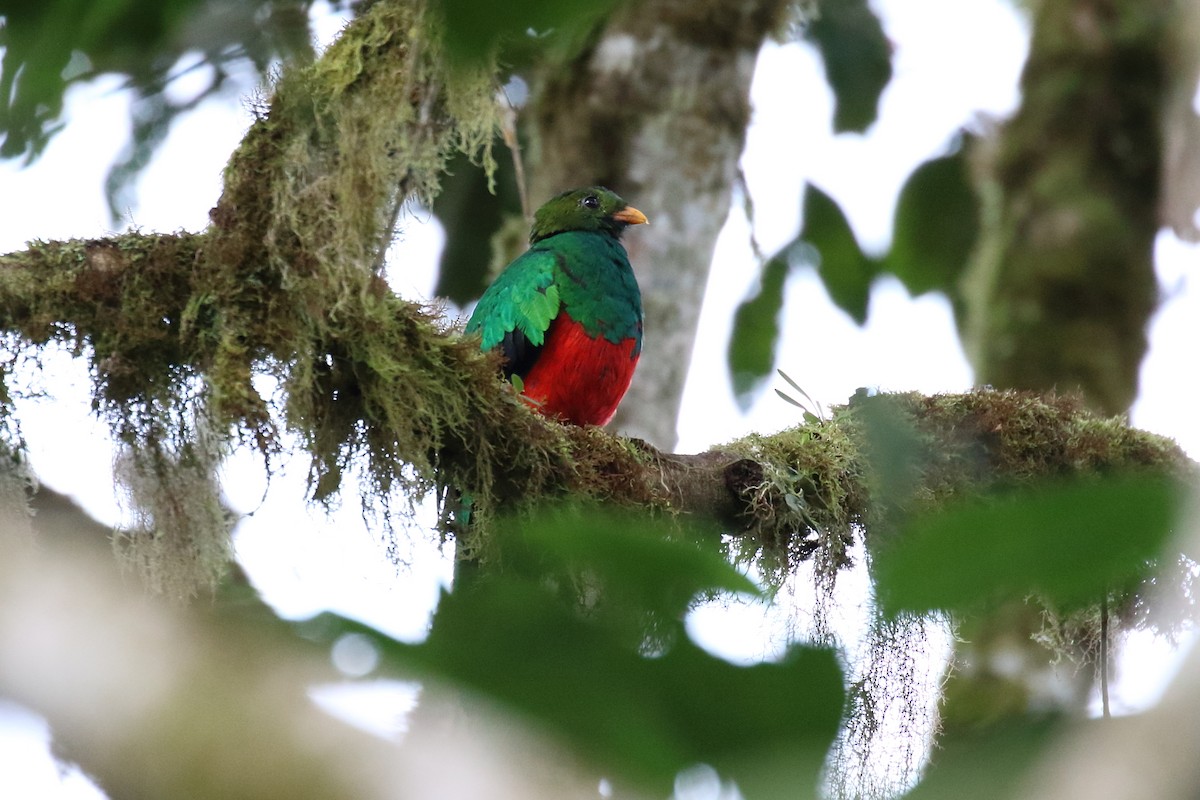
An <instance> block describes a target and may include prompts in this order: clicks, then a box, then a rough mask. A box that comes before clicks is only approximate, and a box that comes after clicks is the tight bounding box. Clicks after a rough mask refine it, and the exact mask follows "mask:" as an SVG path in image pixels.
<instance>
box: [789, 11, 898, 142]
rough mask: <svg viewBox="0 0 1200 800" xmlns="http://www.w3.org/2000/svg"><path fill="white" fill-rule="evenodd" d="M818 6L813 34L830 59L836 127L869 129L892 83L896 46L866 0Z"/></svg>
mask: <svg viewBox="0 0 1200 800" xmlns="http://www.w3.org/2000/svg"><path fill="white" fill-rule="evenodd" d="M818 8H819V16H818V17H817V18H816V19H815V20H814V21H813V23H812V25H811V26H810V27H809V29H808V36H809V38H811V39H812V40H813V41H814V42H816V44H817V48H818V49H819V50H820V51H821V56H822V58H824V59H825V77H826V80H827V81H828V82H829V88H831V89H833V95H834V100H835V110H834V115H833V128H834V130H835V131H837V132H838V133H842V132H844V131H865V130H866V129H867V128H868V127H869V126H870V125H871V123H872V122H874V121H875V117H876V115H877V114H878V109H879V96H880V95H881V94H882V93H883V89H884V87H885V86H887V85H888V81H890V80H891V79H892V60H891V59H892V45H891V43H890V42H889V41H888V39H887V37H886V36H885V35H884V33H883V26H882V25H880V24H879V18H878V17H876V16H875V13H874V12H873V11H871V7H870V5H868V3H867V2H866V0H821V2H820V4H819V6H818Z"/></svg>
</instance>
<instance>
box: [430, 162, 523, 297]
mask: <svg viewBox="0 0 1200 800" xmlns="http://www.w3.org/2000/svg"><path fill="white" fill-rule="evenodd" d="M496 164H497V167H496V175H495V180H496V193H495V194H493V193H492V192H491V191H489V190H488V179H487V174H486V173H485V172H484V170H483V168H482V167H480V166H479V165H477V164H472V163H471V160H470V159H469V158H468V157H467V156H465V155H463V154H461V153H459V154H457V155H455V156H454V157H453V158H452V159H451V160H450V163H449V164H447V165H446V174H445V175H444V176H443V177H442V188H441V192H440V193H439V194H438V196H437V198H436V199H435V200H434V202H433V213H434V214H435V215H436V216H437V218H438V221H439V222H441V223H442V227H443V228H444V229H445V231H446V245H445V247H443V248H442V256H441V260H440V261H439V262H438V281H437V286H436V287H435V289H434V291H435V293H436V294H437V295H439V296H441V297H448V298H450V299H451V300H453V301H454V302H455V303H458V304H459V305H460V306H461V305H466V304H467V303H468V302H469V301H471V300H475V299H477V298H478V297H479V296H480V295H481V294H483V290H484V289H485V288H487V279H488V271H489V267H490V265H491V262H492V237H493V236H495V234H496V231H498V230H499V229H500V226H501V224H502V223H503V222H504V220H505V219H506V218H507V217H510V216H513V215H518V216H519V215H520V213H521V200H520V197H519V196H518V194H517V182H516V177H515V175H514V170H513V166H512V159H511V158H510V157H509V153H508V150H507V149H501V150H499V151H497V155H496Z"/></svg>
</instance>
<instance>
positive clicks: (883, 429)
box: [852, 395, 926, 515]
mask: <svg viewBox="0 0 1200 800" xmlns="http://www.w3.org/2000/svg"><path fill="white" fill-rule="evenodd" d="M852 408H853V411H854V414H855V416H856V418H857V419H858V420H860V421H861V422H862V424H863V432H864V434H865V436H864V448H863V455H865V456H866V460H867V469H868V475H869V480H870V486H871V500H872V503H874V504H875V505H876V506H877V509H878V510H879V511H880V512H882V513H883V514H885V515H886V514H887V512H888V511H890V510H892V509H895V508H898V507H900V506H903V505H904V504H906V503H908V501H909V500H910V499H911V497H912V495H913V492H914V491H916V489H917V488H918V486H919V484H920V480H921V472H922V467H923V466H924V460H925V458H926V455H925V443H924V441H923V440H922V438H921V436H920V434H919V433H918V432H917V429H916V427H915V425H914V424H913V420H912V416H911V415H910V414H909V413H906V412H904V411H903V410H902V409H901V408H900V406H899V404H898V403H897V401H896V400H895V399H894V398H892V397H889V396H888V395H873V396H867V397H861V398H856V399H855V400H854V402H853V405H852Z"/></svg>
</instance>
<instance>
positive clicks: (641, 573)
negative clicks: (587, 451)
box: [317, 509, 844, 800]
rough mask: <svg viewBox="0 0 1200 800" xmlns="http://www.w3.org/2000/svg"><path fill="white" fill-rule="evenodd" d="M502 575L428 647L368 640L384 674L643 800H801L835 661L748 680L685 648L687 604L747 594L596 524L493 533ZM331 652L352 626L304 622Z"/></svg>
mask: <svg viewBox="0 0 1200 800" xmlns="http://www.w3.org/2000/svg"><path fill="white" fill-rule="evenodd" d="M501 535H502V536H503V538H504V545H505V546H504V561H503V563H502V564H500V565H498V568H494V569H492V570H490V571H489V573H488V574H487V575H486V576H476V577H474V578H473V579H471V580H468V581H459V582H458V584H457V585H456V586H455V589H454V591H453V592H452V593H449V594H446V595H443V597H442V599H441V603H440V605H439V608H438V611H437V615H436V617H435V619H434V623H433V628H432V630H431V632H430V635H429V638H428V640H427V641H426V642H424V643H423V644H419V645H404V644H400V643H397V642H393V641H387V640H382V639H380V638H379V637H378V636H377V635H376V636H375V637H374V638H375V639H376V641H377V642H378V643H379V645H380V648H381V650H382V652H383V655H384V660H385V663H386V664H388V665H390V666H391V667H392V668H395V669H400V670H408V669H417V670H418V671H420V672H422V673H423V674H426V675H430V676H434V677H438V678H442V679H448V680H451V681H453V682H455V683H457V684H458V685H460V686H462V687H464V688H468V689H471V690H473V691H475V692H478V693H481V694H483V695H484V696H486V697H489V698H492V699H494V700H496V701H499V702H500V703H501V704H502V705H504V706H506V707H508V708H509V709H511V710H513V711H516V712H519V713H520V714H522V715H523V716H524V717H526V718H527V719H529V720H531V721H533V722H535V723H536V724H538V725H539V726H541V727H543V728H545V729H548V730H551V731H554V732H556V733H557V734H559V735H560V736H561V737H562V739H563V740H564V741H566V742H568V743H570V744H571V745H573V746H574V747H575V748H576V749H577V751H578V752H579V753H580V755H581V756H583V757H584V758H585V759H586V760H587V761H589V762H590V763H592V764H593V765H594V766H596V767H597V768H598V769H601V770H604V772H605V774H608V775H610V776H612V777H614V778H617V779H618V780H619V781H621V782H623V783H624V782H632V783H636V784H640V785H642V786H643V787H644V788H646V789H647V790H648V791H651V792H652V793H655V794H663V793H665V792H667V791H669V789H670V786H671V783H672V780H673V778H674V776H675V775H676V773H678V772H679V771H680V770H682V769H684V768H686V767H689V766H691V765H694V764H697V763H704V764H710V765H712V766H714V767H715V768H717V769H718V770H719V771H721V773H722V774H723V775H725V776H726V777H728V778H732V779H734V780H736V781H738V783H739V785H740V786H741V788H742V790H743V792H744V794H745V796H746V797H748V798H750V800H757V798H769V797H779V798H784V797H788V798H791V797H804V796H813V795H814V794H815V787H816V784H817V773H818V770H819V768H820V765H821V763H822V759H823V757H824V754H825V752H826V751H827V749H828V747H829V745H830V744H831V742H832V740H833V737H834V734H835V732H836V730H837V726H838V721H839V719H840V717H841V713H842V706H843V701H844V693H843V686H842V673H841V669H840V668H839V666H838V663H837V660H836V658H835V657H834V655H833V653H832V652H831V651H829V650H826V649H814V648H808V647H801V646H796V647H793V648H792V649H791V650H789V652H788V653H787V654H786V655H785V656H784V657H783V658H782V659H781V660H780V661H779V662H778V663H761V664H756V665H753V666H748V667H739V666H734V665H732V664H729V663H728V662H725V661H723V660H721V659H719V658H716V657H714V656H711V655H708V654H707V653H705V652H704V651H703V650H701V649H700V648H699V647H697V646H696V645H695V644H693V643H692V642H691V641H690V640H689V639H688V637H687V634H686V632H685V631H684V627H683V618H684V614H685V613H686V611H687V608H688V606H689V604H690V602H691V601H692V600H694V599H695V598H696V597H697V596H700V595H703V594H708V593H711V592H716V591H738V592H746V591H754V588H753V585H752V584H750V582H749V581H748V580H747V579H746V578H745V577H744V576H742V575H741V574H740V573H738V572H736V571H735V570H734V569H733V568H732V567H730V565H729V564H728V563H727V562H726V561H725V560H724V559H723V558H722V557H721V555H720V554H719V553H717V552H715V551H714V550H715V548H714V549H712V550H708V551H706V550H705V549H702V548H701V547H699V546H697V544H696V543H695V542H693V541H689V540H688V539H687V538H686V537H684V536H683V535H682V534H681V532H680V531H679V530H678V529H677V528H676V527H675V526H674V525H672V524H670V523H653V522H651V521H650V520H648V519H646V518H645V517H643V516H629V515H618V516H614V515H612V514H608V513H603V512H601V511H600V510H598V509H575V510H560V511H558V512H553V513H551V514H548V515H546V516H539V517H537V518H535V519H533V520H531V521H526V522H517V521H512V520H510V521H509V523H508V524H506V525H504V526H502V528H501ZM317 625H318V627H319V629H321V630H322V635H327V636H330V638H333V637H335V636H336V635H339V634H340V633H342V632H345V631H346V630H349V629H355V626H353V625H352V624H350V623H345V622H342V623H336V622H332V621H330V620H329V619H328V618H325V619H324V620H322V621H320V622H319V623H317Z"/></svg>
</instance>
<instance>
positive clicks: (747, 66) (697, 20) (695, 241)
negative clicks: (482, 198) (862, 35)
mask: <svg viewBox="0 0 1200 800" xmlns="http://www.w3.org/2000/svg"><path fill="white" fill-rule="evenodd" d="M788 5H789V4H788V3H786V2H781V0H740V2H736V3H730V2H724V1H723V0H702V1H701V2H687V0H653V1H652V2H647V3H639V4H637V5H626V6H624V7H623V8H622V9H621V10H620V11H618V12H617V13H616V14H615V15H614V16H613V17H612V18H611V19H610V20H609V21H608V23H607V25H606V26H605V27H604V29H603V31H601V32H600V34H599V35H598V37H597V39H596V41H595V43H594V44H593V45H592V46H590V47H589V48H587V49H585V50H584V52H582V53H581V54H579V55H577V56H576V57H575V59H574V61H573V63H571V64H568V65H563V64H551V65H550V66H548V67H547V68H546V69H545V70H544V71H543V73H542V74H541V77H540V85H539V86H538V87H537V91H535V93H534V97H535V100H536V107H535V108H534V128H535V136H534V140H533V148H532V153H531V158H530V162H531V164H532V165H533V168H532V169H531V179H532V187H531V189H532V191H531V194H532V195H533V196H534V197H536V198H543V197H549V196H551V195H553V194H555V193H557V192H559V191H562V190H564V189H567V188H570V187H573V186H581V185H587V184H590V183H599V184H603V185H607V186H609V187H610V188H612V189H614V190H615V191H617V192H618V193H620V194H621V195H622V196H624V197H625V199H626V200H628V201H629V202H630V203H631V204H633V205H635V206H637V207H638V208H640V209H641V210H642V211H644V212H646V214H647V215H648V216H649V217H650V223H651V227H650V229H649V230H648V231H644V232H643V231H639V232H638V234H637V235H632V236H629V237H628V239H627V242H626V246H627V248H628V249H629V254H630V258H631V260H632V262H633V265H634V269H635V271H636V272H637V275H638V281H639V282H640V284H641V287H642V294H643V301H644V304H645V312H646V343H645V347H644V350H643V358H642V361H641V366H640V368H639V370H638V372H637V373H636V374H635V376H634V379H633V385H632V386H631V387H630V390H629V394H628V395H627V396H626V398H625V402H624V403H623V404H622V406H621V408H620V410H618V412H617V416H616V419H615V422H614V425H615V426H616V427H617V428H619V429H620V430H622V431H623V432H625V433H627V434H629V435H631V436H636V437H639V438H642V439H645V440H647V441H650V442H652V443H654V444H655V445H657V446H659V447H662V448H666V449H671V448H673V447H674V444H675V442H676V439H677V435H676V432H675V423H676V417H677V416H678V414H679V405H680V400H681V397H682V394H683V384H684V379H685V378H686V377H687V369H688V365H689V363H690V362H691V355H692V343H693V342H694V340H695V334H696V326H697V323H698V321H699V318H700V305H701V302H702V300H703V297H704V289H705V285H706V283H707V276H708V269H709V265H710V263H711V261H712V253H713V248H714V247H715V245H716V240H717V234H718V233H720V231H721V228H722V226H723V225H724V224H725V218H726V217H727V216H728V214H729V205H730V196H731V193H732V189H733V186H734V184H735V182H736V178H737V162H738V158H739V157H740V156H741V153H742V147H743V144H744V142H745V136H746V124H747V122H748V121H749V118H750V102H749V94H750V79H751V77H752V75H753V71H754V62H755V58H756V56H757V54H758V49H759V46H760V45H761V44H762V42H763V40H764V38H765V37H766V36H768V35H769V34H771V33H772V32H773V31H776V30H778V29H779V28H780V26H781V25H782V20H783V17H784V14H785V13H786V12H787V9H788Z"/></svg>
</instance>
